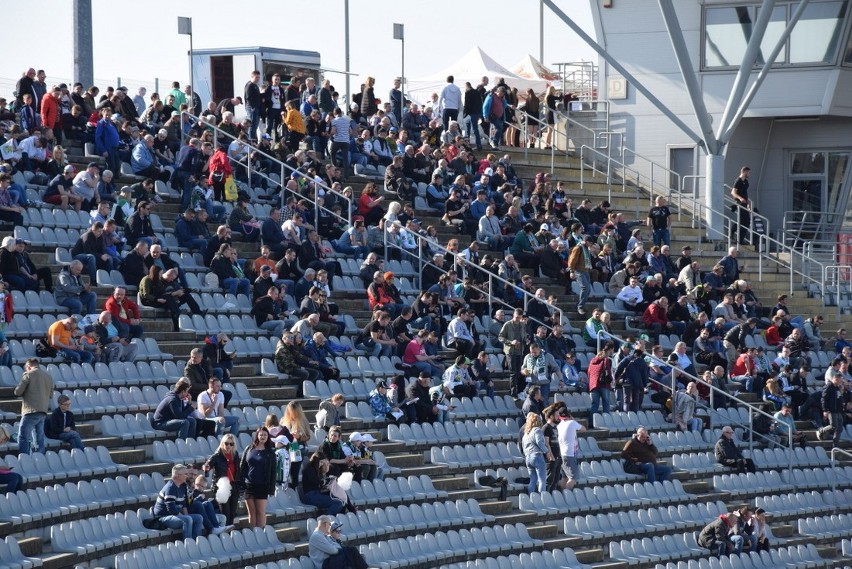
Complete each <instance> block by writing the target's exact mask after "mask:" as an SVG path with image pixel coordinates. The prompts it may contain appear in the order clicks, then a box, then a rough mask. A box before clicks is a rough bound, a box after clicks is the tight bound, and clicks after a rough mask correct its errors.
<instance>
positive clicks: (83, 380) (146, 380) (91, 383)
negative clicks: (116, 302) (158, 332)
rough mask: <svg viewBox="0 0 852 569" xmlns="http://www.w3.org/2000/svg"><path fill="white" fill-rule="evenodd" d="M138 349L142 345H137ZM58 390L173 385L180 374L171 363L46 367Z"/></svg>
mask: <svg viewBox="0 0 852 569" xmlns="http://www.w3.org/2000/svg"><path fill="white" fill-rule="evenodd" d="M137 345H138V346H140V347H142V346H144V344H143V343H138V344H137ZM47 372H48V373H49V374H50V375H51V376H52V377H53V381H54V383H55V386H56V388H57V389H80V388H86V387H95V388H97V387H120V386H140V385H158V384H163V385H165V384H172V383H174V382H175V381H177V380H178V378H180V377H181V376H182V375H183V373H182V372H183V369H182V368H181V369H180V370H179V369H178V368H177V365H176V364H175V362H172V361H164V362H159V361H152V362H150V363H149V362H144V361H136V362H110V363H109V364H105V363H102V362H98V363H96V364H94V366H92V364H65V363H61V364H48V366H47Z"/></svg>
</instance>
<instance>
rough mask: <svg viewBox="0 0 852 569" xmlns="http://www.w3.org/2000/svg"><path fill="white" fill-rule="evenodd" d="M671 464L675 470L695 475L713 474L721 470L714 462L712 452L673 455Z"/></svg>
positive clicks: (714, 457)
mask: <svg viewBox="0 0 852 569" xmlns="http://www.w3.org/2000/svg"><path fill="white" fill-rule="evenodd" d="M671 462H672V467H673V468H674V469H675V470H685V471H687V472H692V473H695V474H706V473H710V472H715V471H717V470H719V469H720V468H721V466H720V465H719V463H718V462H716V455H714V454H713V453H712V452H691V453H683V454H673V455H672V457H671Z"/></svg>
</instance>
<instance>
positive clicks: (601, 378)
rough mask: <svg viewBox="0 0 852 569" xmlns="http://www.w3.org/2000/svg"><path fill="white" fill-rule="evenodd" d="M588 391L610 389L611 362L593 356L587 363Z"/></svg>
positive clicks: (604, 358) (607, 359)
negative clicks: (600, 388)
mask: <svg viewBox="0 0 852 569" xmlns="http://www.w3.org/2000/svg"><path fill="white" fill-rule="evenodd" d="M587 371H588V375H589V391H592V390H594V389H597V388H598V387H605V388H607V389H612V360H611V359H609V358H606V357H602V356H595V357H593V358H592V359H591V361H590V362H589V369H588V370H587Z"/></svg>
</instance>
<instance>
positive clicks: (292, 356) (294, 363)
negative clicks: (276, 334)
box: [275, 331, 322, 382]
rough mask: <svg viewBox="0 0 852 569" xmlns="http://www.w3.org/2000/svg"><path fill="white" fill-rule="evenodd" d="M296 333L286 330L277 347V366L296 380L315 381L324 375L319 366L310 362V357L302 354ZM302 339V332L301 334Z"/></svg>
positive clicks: (280, 370)
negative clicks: (295, 339) (295, 340)
mask: <svg viewBox="0 0 852 569" xmlns="http://www.w3.org/2000/svg"><path fill="white" fill-rule="evenodd" d="M294 337H295V334H294V333H293V332H290V331H285V332H284V333H283V334H282V336H281V340H280V341H279V342H278V344H277V345H276V347H275V367H276V368H278V371H279V372H281V373H286V374H287V375H288V376H290V377H291V378H293V379H294V380H296V381H299V382H302V381H310V382H315V381H317V380H318V379H320V378H321V377H322V373H320V371H319V368H318V367H316V366H314V367H312V366H311V365H309V364H310V358H308V357H307V356H305V355H303V354H302V351H301V348H300V347H299V346H296V344H295V342H294ZM299 338H300V340H301V334H300V335H299Z"/></svg>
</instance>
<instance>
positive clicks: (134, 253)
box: [120, 241, 148, 287]
mask: <svg viewBox="0 0 852 569" xmlns="http://www.w3.org/2000/svg"><path fill="white" fill-rule="evenodd" d="M147 255H148V243H147V242H145V241H139V242H137V243H136V245H135V246H134V247H133V249H132V250H131V251H130V252H128V253H127V255H125V257H124V262H122V264H121V269H120V270H121V276H122V277H124V282H126V283H127V284H129V285H131V286H137V287H138V286H139V283H140V282H142V279H143V278H145V275H147V274H148V267H146V266H145V258H146V256H147Z"/></svg>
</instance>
